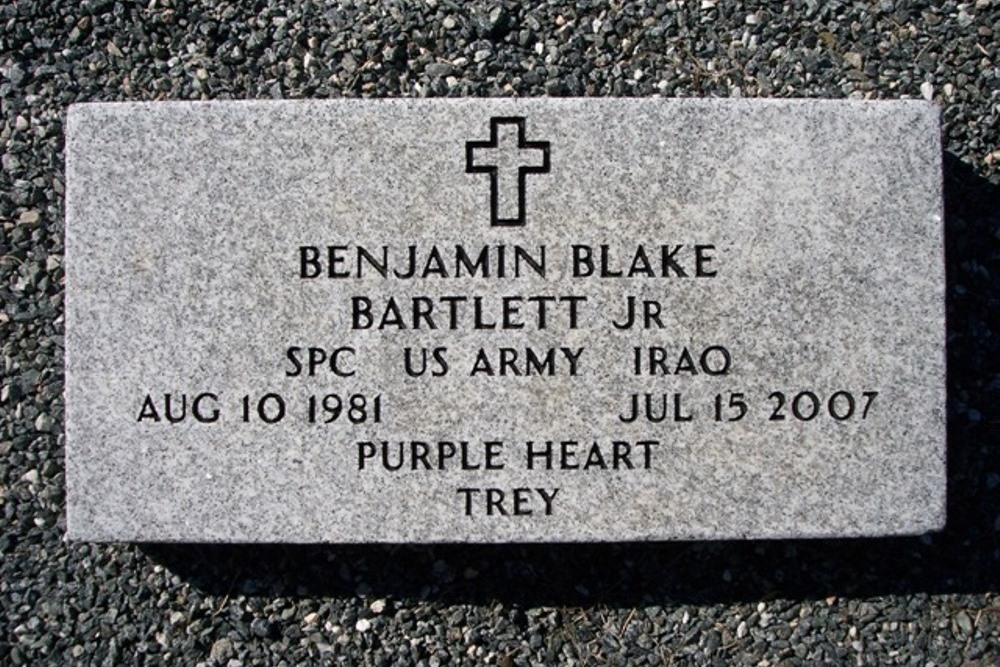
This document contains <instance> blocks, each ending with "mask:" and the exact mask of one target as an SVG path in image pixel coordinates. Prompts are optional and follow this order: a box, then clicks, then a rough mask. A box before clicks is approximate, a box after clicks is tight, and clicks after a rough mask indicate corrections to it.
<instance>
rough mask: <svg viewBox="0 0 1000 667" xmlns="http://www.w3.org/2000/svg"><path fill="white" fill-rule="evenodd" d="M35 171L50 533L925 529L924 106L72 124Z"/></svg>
mask: <svg viewBox="0 0 1000 667" xmlns="http://www.w3.org/2000/svg"><path fill="white" fill-rule="evenodd" d="M66 152H67V194H66V237H67V238H66V272H67V273H66V275H67V278H66V408H67V423H66V435H67V446H66V447H67V486H68V534H69V537H70V538H72V539H78V540H95V541H105V540H142V541H175V540H179V541H205V542H208V541H239V542H441V541H446V542H452V541H463V542H464V541H470V542H509V541H619V540H621V541H625V540H662V539H723V538H725V539H728V538H778V537H792V536H796V537H820V536H862V535H893V534H915V533H922V532H925V531H929V530H935V529H939V528H941V527H942V526H943V524H944V521H945V385H944V378H945V366H944V358H945V357H944V349H945V322H944V257H943V240H942V234H943V229H942V227H943V225H942V190H941V163H940V161H941V144H940V134H939V120H938V110H937V108H936V107H935V106H933V105H931V104H927V103H924V102H919V101H898V102H863V101H836V102H834V101H806V100H794V101H793V100H664V99H643V100H620V99H619V100H612V99H600V100H598V99H570V100H549V99H532V100H509V99H491V100H449V101H434V100H381V101H358V100H353V101H346V100H340V101H295V102H209V103H187V102H176V103H174V102H171V103H148V104H146V103H142V104H140V103H129V104H87V105H76V106H73V107H71V109H70V111H69V116H68V133H67V147H66Z"/></svg>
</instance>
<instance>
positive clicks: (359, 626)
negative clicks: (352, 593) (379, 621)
mask: <svg viewBox="0 0 1000 667" xmlns="http://www.w3.org/2000/svg"><path fill="white" fill-rule="evenodd" d="M354 629H355V630H357V631H358V632H368V631H369V630H371V629H372V622H371V621H369V620H368V619H367V618H359V619H358V622H357V623H355V624H354Z"/></svg>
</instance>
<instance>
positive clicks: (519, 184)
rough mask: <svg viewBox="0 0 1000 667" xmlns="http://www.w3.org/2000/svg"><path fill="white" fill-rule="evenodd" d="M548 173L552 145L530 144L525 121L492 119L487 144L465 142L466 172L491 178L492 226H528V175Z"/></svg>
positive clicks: (521, 119)
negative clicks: (526, 207) (526, 206)
mask: <svg viewBox="0 0 1000 667" xmlns="http://www.w3.org/2000/svg"><path fill="white" fill-rule="evenodd" d="M548 171H549V142H547V141H527V140H526V139H525V138H524V118H523V117H521V116H495V117H493V118H490V138H489V140H488V141H467V142H465V172H466V173H467V174H489V175H490V225H492V226H494V227H520V226H523V225H524V224H525V185H526V183H525V181H526V180H527V176H528V174H546V173H548Z"/></svg>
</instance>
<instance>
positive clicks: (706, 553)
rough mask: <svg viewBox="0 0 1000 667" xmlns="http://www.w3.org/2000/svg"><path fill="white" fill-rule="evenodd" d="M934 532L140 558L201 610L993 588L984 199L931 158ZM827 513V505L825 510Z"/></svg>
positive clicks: (992, 328)
mask: <svg viewBox="0 0 1000 667" xmlns="http://www.w3.org/2000/svg"><path fill="white" fill-rule="evenodd" d="M944 178H945V236H946V252H947V260H946V264H947V281H948V302H947V312H948V524H947V527H946V529H945V530H944V531H943V532H941V533H937V534H933V535H929V536H923V537H912V538H910V537H907V538H871V539H819V540H772V541H759V540H758V541H748V542H737V541H724V542H670V543H612V544H531V545H522V544H510V545H466V544H438V545H346V546H345V545H306V546H302V545H215V544H145V545H141V547H140V548H141V549H142V551H143V552H144V553H145V554H146V555H147V556H149V557H150V558H151V559H153V560H154V561H156V562H159V563H161V564H163V565H164V566H166V567H167V568H169V569H170V570H172V571H173V572H174V573H176V574H177V575H178V576H180V577H182V578H184V579H185V580H187V581H189V582H190V583H191V584H192V585H194V586H196V587H198V588H199V589H201V590H203V591H205V592H207V593H212V594H217V595H227V594H228V595H240V594H246V595H266V596H291V597H301V596H324V597H325V596H352V595H366V596H367V595H370V596H373V597H390V598H395V599H404V598H418V599H434V600H439V601H442V602H445V603H460V604H486V603H490V602H493V601H496V602H501V603H504V604H512V605H523V606H584V605H594V604H600V605H608V606H642V605H658V604H664V603H685V602H690V603H715V602H736V601H751V600H761V599H770V598H800V599H817V598H826V597H829V596H861V597H867V596H874V595H884V594H920V593H927V594H934V593H978V592H984V591H995V590H997V589H998V588H1000V407H998V406H1000V339H998V336H1000V187H998V186H997V185H994V184H992V183H990V182H989V181H988V180H986V179H984V178H982V177H979V176H978V175H977V174H976V173H975V172H974V170H973V169H972V168H971V167H969V166H968V165H966V164H964V163H963V162H961V161H960V160H959V159H958V158H956V157H954V156H952V155H950V154H945V156H944ZM830 502H837V499H836V498H831V499H830Z"/></svg>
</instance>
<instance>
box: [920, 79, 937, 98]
mask: <svg viewBox="0 0 1000 667" xmlns="http://www.w3.org/2000/svg"><path fill="white" fill-rule="evenodd" d="M920 94H921V95H923V96H924V99H925V100H927V101H928V102H929V101H930V100H933V99H934V84H933V83H931V82H930V81H924V82H923V83H922V84H920Z"/></svg>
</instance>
